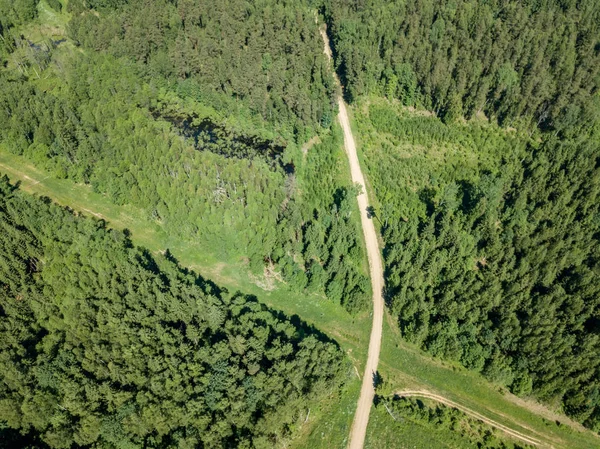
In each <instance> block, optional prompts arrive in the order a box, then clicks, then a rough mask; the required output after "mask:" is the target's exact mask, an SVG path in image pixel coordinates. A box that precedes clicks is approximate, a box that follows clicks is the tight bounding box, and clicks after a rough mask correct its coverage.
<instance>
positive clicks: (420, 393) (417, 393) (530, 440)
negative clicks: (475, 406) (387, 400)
mask: <svg viewBox="0 0 600 449" xmlns="http://www.w3.org/2000/svg"><path fill="white" fill-rule="evenodd" d="M395 394H396V396H402V397H420V398H426V399H433V400H434V401H437V402H440V403H442V404H445V405H447V406H449V407H453V408H456V409H458V410H460V411H462V412H463V413H465V414H466V415H469V416H471V417H472V418H475V419H478V420H479V421H483V422H484V423H486V424H488V425H490V426H492V427H495V428H496V429H498V430H501V431H502V432H504V433H506V434H507V435H510V436H512V437H514V438H517V439H519V440H521V441H524V442H525V443H527V444H531V445H533V446H540V447H552V446H549V445H548V444H543V443H542V442H541V441H540V440H538V439H537V438H534V437H532V436H528V435H525V434H523V433H521V432H519V431H517V430H514V429H511V428H509V427H506V426H505V425H503V424H500V423H499V422H496V421H494V420H492V419H489V418H486V417H485V416H483V415H481V414H480V413H477V412H476V411H474V410H471V409H470V408H467V407H465V406H462V405H460V404H457V403H456V402H454V401H451V400H450V399H446V398H445V397H443V396H440V395H437V394H435V393H431V392H429V391H425V390H406V391H398V392H396V393H395Z"/></svg>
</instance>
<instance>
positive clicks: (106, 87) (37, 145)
mask: <svg viewBox="0 0 600 449" xmlns="http://www.w3.org/2000/svg"><path fill="white" fill-rule="evenodd" d="M139 3H140V2H132V3H131V4H127V5H125V4H124V5H123V6H122V8H125V9H116V10H114V12H113V9H112V8H109V6H110V5H108V4H107V5H104V6H105V8H104V7H103V8H102V9H101V11H102V13H101V14H100V18H101V19H99V18H98V17H97V16H96V15H95V14H93V13H92V12H90V10H89V9H85V8H84V5H83V3H78V2H77V1H73V2H69V8H71V9H72V10H73V11H72V14H73V17H74V19H73V20H72V21H71V22H70V24H69V26H70V30H71V33H72V34H73V36H74V37H73V39H75V42H80V43H81V45H82V46H84V47H86V51H85V52H84V53H83V54H82V53H79V52H77V51H71V50H70V49H69V47H65V45H66V44H58V45H56V44H53V43H50V44H49V45H47V46H38V47H35V48H34V47H32V46H31V45H30V44H29V43H28V41H24V40H22V39H20V38H19V37H15V34H14V33H12V32H11V28H9V27H8V26H7V27H6V28H5V30H7V31H6V32H5V34H6V35H7V39H10V38H13V39H14V45H13V46H12V47H10V48H11V49H12V53H11V54H10V55H9V57H8V62H7V70H4V71H0V85H1V86H2V89H1V90H0V105H2V107H1V110H0V141H2V144H3V145H4V147H5V148H7V149H8V150H9V151H11V152H13V153H15V154H20V155H23V156H25V157H27V158H28V159H29V160H31V161H33V162H34V163H35V164H36V165H38V166H40V167H43V168H44V169H46V170H48V171H49V172H51V173H52V174H53V175H54V176H57V177H59V178H69V179H72V180H73V181H75V182H83V183H87V184H90V185H91V186H92V187H93V188H94V190H95V191H97V192H100V193H103V194H106V195H107V196H108V197H109V198H110V199H111V200H112V201H113V202H114V203H115V204H125V203H129V204H134V205H136V206H139V207H142V208H144V209H145V210H146V211H147V212H148V216H149V217H150V218H151V219H153V220H156V221H157V222H159V223H161V224H162V225H163V226H164V227H165V229H166V230H167V231H168V232H169V233H170V234H172V235H175V236H178V237H180V238H183V239H193V240H195V241H200V242H202V243H203V244H204V245H205V246H206V247H207V249H211V250H212V251H213V252H214V253H216V254H217V256H218V257H220V258H223V259H225V260H231V259H232V258H234V257H237V256H240V255H241V256H244V257H247V258H248V259H249V260H250V268H251V269H252V270H253V271H254V272H256V273H258V274H261V273H262V270H263V267H264V266H265V265H270V264H273V263H275V265H276V267H277V269H278V270H279V271H281V273H282V275H283V277H284V279H285V280H286V281H288V282H290V283H292V284H294V285H296V286H297V287H298V288H299V289H301V290H302V289H303V288H305V287H306V288H309V289H311V290H313V291H315V292H322V293H323V294H326V295H327V296H328V297H330V298H333V299H334V300H335V301H336V302H340V303H342V304H343V305H344V306H345V307H346V308H347V309H348V310H349V311H352V312H356V311H358V310H361V309H363V308H364V307H366V305H367V304H368V297H369V296H368V291H369V283H368V279H367V278H366V276H365V274H364V267H363V263H364V262H363V261H364V252H363V249H362V247H361V245H360V241H359V240H358V238H357V236H358V235H360V234H358V233H357V218H358V215H357V213H356V212H354V205H353V203H352V195H353V194H354V193H355V191H354V189H353V187H352V186H351V184H350V183H349V180H346V179H343V177H342V176H340V173H339V170H338V168H339V161H340V158H341V157H343V153H342V152H341V151H342V150H341V137H340V135H339V133H338V130H337V129H336V128H333V129H329V130H327V131H324V132H325V135H324V136H323V139H322V143H321V144H319V145H317V147H315V148H313V149H312V150H311V151H310V152H308V154H305V153H306V151H305V152H303V151H302V150H301V149H300V148H299V146H300V145H299V143H300V142H301V140H302V135H304V134H303V131H302V130H303V129H304V130H305V129H312V130H313V131H314V130H315V129H317V128H320V127H321V122H323V116H322V113H323V114H329V115H331V109H327V108H330V106H328V105H329V104H330V99H329V94H330V93H331V92H329V90H328V88H326V87H325V85H322V84H320V82H319V81H318V80H325V78H327V79H330V78H331V73H329V74H328V75H327V77H326V76H325V75H323V76H321V75H318V77H319V78H318V80H315V79H313V78H314V77H315V76H317V73H321V72H322V71H323V70H324V65H323V58H324V57H323V55H322V43H321V41H320V37H319V35H318V32H317V30H316V28H315V25H314V18H311V21H310V22H309V23H305V22H306V20H307V19H306V18H305V19H302V17H304V16H303V15H302V14H301V12H302V11H298V14H299V15H298V16H297V17H296V16H294V18H295V21H294V22H293V23H292V22H290V24H289V27H290V31H289V32H290V33H293V36H294V37H293V38H294V39H299V40H300V41H301V42H305V43H304V44H302V45H309V46H312V47H309V48H307V49H305V50H302V47H301V46H300V47H298V48H299V53H298V54H296V55H295V56H293V55H289V54H288V52H287V51H286V50H285V48H287V47H285V45H287V44H288V43H289V42H291V41H290V40H288V41H285V40H273V41H272V42H271V40H269V42H271V44H270V45H274V46H278V45H284V44H285V45H284V48H279V47H277V48H274V49H272V54H273V58H274V59H273V64H275V68H274V69H273V70H274V72H273V73H274V74H271V72H270V71H268V70H266V69H265V72H264V73H263V75H261V76H258V75H256V76H257V77H258V78H261V77H263V78H264V79H265V83H267V81H266V80H270V82H272V83H275V85H277V86H280V88H281V89H286V90H290V91H291V90H293V89H294V87H293V84H294V83H300V84H301V85H302V86H303V87H304V88H306V89H309V90H314V89H320V91H319V92H321V93H320V94H318V95H317V93H314V92H312V91H311V92H312V93H311V92H303V93H302V94H300V93H298V95H302V98H304V99H305V100H306V101H307V102H308V103H307V104H311V103H310V101H309V99H310V98H312V97H311V96H314V95H317V97H315V98H317V99H318V100H317V99H315V100H314V101H315V104H319V105H321V106H322V107H323V108H326V109H327V111H325V112H323V111H321V112H318V113H317V112H315V114H316V115H314V116H313V115H310V114H309V115H306V116H305V115H303V114H304V113H303V112H301V111H300V110H296V109H294V108H292V107H291V106H290V105H298V104H300V103H295V102H293V101H292V100H289V101H288V100H285V98H286V97H285V95H283V94H282V93H281V92H278V91H276V90H272V89H271V87H270V85H266V86H265V87H264V88H265V89H267V90H268V91H270V92H272V97H273V99H276V101H280V100H282V99H284V100H285V101H284V103H283V104H282V105H279V106H276V105H273V104H271V103H269V102H267V103H265V104H267V105H268V108H267V109H268V110H269V111H271V110H272V109H273V108H275V109H273V111H274V112H273V116H274V117H276V118H277V120H274V121H268V120H267V121H265V120H263V117H262V116H261V114H262V112H260V111H257V110H255V109H256V107H257V105H256V104H254V103H253V102H252V100H251V99H247V98H245V97H244V95H242V93H240V92H238V90H236V89H241V87H239V86H238V85H237V84H236V82H239V83H242V81H243V82H250V79H249V78H247V77H249V76H252V77H254V75H253V74H252V73H249V72H244V73H243V74H242V73H240V72H239V70H241V69H239V68H238V69H237V70H238V71H237V72H236V73H235V74H236V76H237V78H235V79H236V80H238V81H235V80H234V81H235V82H234V81H232V83H233V84H232V85H235V86H238V87H236V88H235V89H234V90H233V91H231V92H230V90H231V89H233V88H232V87H231V86H230V87H229V88H226V89H225V90H223V89H221V87H219V86H216V85H212V84H210V83H208V82H207V81H206V79H205V78H203V75H202V74H199V73H196V74H189V76H188V75H186V76H179V75H176V74H175V73H171V72H169V73H162V72H161V73H155V67H154V62H153V61H154V59H153V55H154V54H155V53H154V52H157V53H160V52H163V51H164V52H168V51H171V50H172V51H175V50H174V49H169V48H168V47H169V46H170V45H174V42H179V38H176V37H175V35H170V34H168V35H165V36H163V37H162V40H161V41H160V45H158V44H157V45H158V46H157V47H156V48H154V47H153V49H152V50H151V51H150V50H148V51H149V53H148V54H147V55H146V56H144V57H142V56H141V55H140V54H137V53H135V52H136V51H141V50H140V49H139V48H138V44H137V43H136V42H137V41H136V39H134V38H125V36H123V39H121V40H116V37H115V36H118V34H117V35H115V33H114V32H113V33H112V34H110V36H112V37H113V39H112V40H110V41H107V42H105V43H104V44H102V41H101V39H100V38H98V35H102V32H101V31H99V30H98V29H96V28H98V27H100V28H101V27H114V26H119V27H124V29H127V30H130V29H129V27H128V26H127V27H126V26H125V24H123V23H121V22H119V21H122V20H125V18H127V17H129V16H128V15H135V16H136V17H139V15H138V14H136V13H135V11H138V10H139V8H140V7H141V6H140V4H139ZM145 3H148V4H152V5H160V8H158V6H156V7H157V8H158V9H159V10H160V11H162V12H161V13H160V14H166V15H167V16H168V17H169V18H170V19H169V20H171V21H173V23H172V27H174V28H177V30H179V31H178V32H179V33H183V34H185V33H186V32H187V33H191V31H190V30H191V29H192V25H188V26H187V28H186V26H185V20H184V17H187V15H186V14H187V13H186V14H184V12H185V11H187V9H186V8H188V7H190V5H191V3H189V2H181V5H178V6H177V5H173V4H171V3H168V2H167V3H165V4H163V3H164V2H160V1H159V2H150V3H149V2H145ZM199 4H200V3H199V2H194V5H199ZM186 5H187V6H186ZM98 6H99V7H100V5H98ZM176 6H177V7H176ZM152 7H154V6H152ZM82 8H83V10H82ZM127 8H129V9H127ZM231 8H241V6H239V5H238V6H234V5H232V6H231ZM208 10H210V14H216V17H215V18H214V20H212V19H211V21H206V23H205V24H204V25H203V26H199V25H197V24H196V25H194V27H196V28H198V29H196V28H193V29H194V30H196V32H197V33H201V34H202V33H209V34H210V33H217V32H219V33H220V32H226V33H232V35H234V37H235V39H236V42H237V40H239V39H242V38H244V37H243V36H244V35H245V33H247V32H249V31H248V30H245V29H244V28H240V27H239V26H238V25H239V24H238V22H233V23H229V21H230V20H233V19H232V18H233V17H234V16H232V15H231V10H230V8H225V9H224V10H222V11H220V12H219V11H218V8H217V9H215V8H208ZM292 10H293V8H291V7H289V8H288V7H286V8H282V7H281V6H276V5H273V7H272V8H271V6H269V5H263V6H262V7H261V9H260V10H259V11H258V12H255V13H256V14H259V15H261V17H262V14H265V15H270V14H275V13H276V12H277V11H279V12H278V13H277V14H284V15H285V14H290V11H292ZM274 11H275V12H274ZM305 12H306V11H305ZM305 12H304V13H305ZM250 13H251V11H248V14H250ZM304 13H303V14H304ZM157 14H159V13H157ZM190 14H191V13H190ZM196 14H199V12H197V13H196ZM144 17H146V16H144ZM148 17H152V18H153V20H158V19H159V16H157V15H148ZM269 17H270V16H269ZM79 20H80V21H82V22H81V23H79V22H78V21H79ZM164 20H167V19H166V18H165V19H164ZM197 20H199V19H197ZM207 20H208V19H207ZM240 20H241V19H240ZM256 20H259V19H256ZM261 20H263V21H264V26H265V27H267V29H271V28H273V27H276V28H279V27H282V26H283V27H284V28H285V26H284V25H285V24H286V23H287V22H286V21H285V20H284V19H283V18H281V17H280V18H278V19H277V20H274V19H273V20H272V19H269V20H268V21H267V19H265V18H263V19H261ZM290 20H291V19H290ZM88 21H91V22H89V23H88ZM224 22H227V23H224ZM135 23H136V25H135V26H136V27H139V29H138V28H136V31H135V33H138V34H139V36H138V38H137V39H141V40H143V41H144V42H146V41H147V40H148V37H147V36H146V34H147V33H149V32H155V31H156V30H157V27H159V26H158V25H157V24H156V23H155V22H149V23H145V22H144V23H137V22H135ZM169 23H171V22H169ZM244 23H245V22H244ZM94 27H96V28H94ZM304 27H309V31H310V30H312V34H310V39H309V36H308V35H306V34H307V33H309V31H307V30H305V29H304ZM159 28H161V27H159ZM111 29H112V28H111ZM161 29H162V28H161ZM186 30H187V31H186ZM84 32H85V33H89V35H90V36H92V35H93V36H94V39H93V44H94V45H92V41H89V42H88V41H86V38H85V36H84ZM173 32H174V33H175V31H173ZM271 32H273V31H272V30H271ZM265 33H267V31H265ZM183 34H182V36H183ZM136 35H137V34H136ZM268 35H269V34H268V33H267V34H266V36H268ZM219 36H220V35H219ZM181 39H184V37H181ZM198 39H199V38H198ZM214 39H217V37H214ZM218 39H219V42H221V43H223V42H228V41H229V40H228V39H226V40H225V41H221V40H220V39H221V38H220V37H219V38H218ZM231 39H233V37H231ZM244 39H245V38H244ZM290 39H292V38H290ZM205 40H206V39H202V42H205ZM252 42H255V41H254V40H252ZM100 44H102V45H100ZM317 44H318V45H319V46H318V47H315V46H316V45H317ZM88 45H89V46H90V47H89V48H87V46H88ZM232 45H233V44H232ZM261 45H263V44H261ZM264 45H266V43H264ZM299 45H300V44H299ZM105 47H106V48H105ZM261 48H262V47H261ZM311 48H312V50H311ZM316 48H318V51H317V50H316ZM136 49H137V50H136ZM250 50H251V49H248V51H249V52H250ZM267 50H268V48H262V49H261V50H260V51H259V50H252V51H254V52H256V51H259V53H260V52H263V53H264V52H265V51H267ZM300 50H302V51H300ZM32 52H33V56H31V55H30V53H32ZM222 53H228V51H225V50H221V51H219V52H217V53H215V54H213V53H211V58H212V59H210V58H208V56H207V58H206V59H204V60H205V61H207V62H208V61H209V60H210V61H212V62H213V63H214V64H217V63H218V64H220V62H219V61H220V60H221V55H222ZM263 53H260V54H263ZM253 54H254V53H253ZM311 54H312V56H310V55H311ZM307 55H308V56H307ZM163 56H164V55H163ZM230 56H231V55H230ZM255 56H256V55H255V54H254V56H252V59H253V60H255V59H256V57H255ZM309 56H310V58H309ZM156 57H157V58H159V59H160V58H162V57H159V56H156ZM301 57H302V58H309V60H306V61H304V62H302V64H304V65H303V67H305V68H306V66H307V61H308V62H310V64H308V65H309V66H310V70H309V72H311V73H312V74H308V75H306V76H307V77H308V79H304V78H303V79H302V80H299V79H298V77H299V76H300V75H301V74H302V73H303V72H302V71H300V70H296V69H295V64H301V63H300V62H298V61H297V60H296V59H294V58H301ZM165 58H167V56H165ZM169 58H171V57H168V58H167V59H166V60H165V61H163V62H164V63H165V64H167V65H169V66H170V67H172V68H173V70H175V68H174V67H175V66H176V64H175V63H173V64H171V63H170V62H168V61H171V60H172V58H171V59H169ZM286 58H291V60H290V61H287V62H286ZM259 59H260V58H259ZM161 60H162V59H161ZM280 60H281V61H280ZM294 61H296V62H294ZM280 66H283V67H287V69H286V70H288V71H282V70H280V68H279V67H280ZM227 67H228V68H231V67H232V66H231V64H227ZM261 70H262V69H261ZM307 70H308V69H307ZM211 73H212V72H211ZM261 73H262V72H261ZM275 74H276V75H277V76H284V78H285V80H284V79H281V80H277V79H276V76H275ZM213 75H214V74H213ZM242 75H243V76H242ZM292 75H293V76H292ZM206 76H208V75H206ZM232 76H233V75H232ZM311 77H313V78H311ZM219 79H220V80H222V79H223V77H222V76H219ZM252 79H254V78H252ZM261 79H262V78H261ZM286 83H287V84H286ZM327 83H328V81H327V82H325V84H327ZM226 85H227V86H229V83H226ZM200 86H202V87H200ZM319 86H320V87H319ZM202 89H206V92H207V93H206V94H205V93H204V91H202ZM228 89H229V90H228ZM252 91H253V92H258V91H259V88H258V86H255V87H253V88H252ZM328 92H329V93H328ZM264 95H265V97H264V98H263V99H266V98H267V97H268V94H267V92H266V91H265V92H264ZM319 95H321V96H320V97H319ZM234 99H235V100H234ZM265 101H266V100H265ZM273 101H275V100H273ZM303 101H304V100H303ZM261 104H262V103H261ZM286 105H287V106H286ZM288 106H289V108H288ZM278 107H281V108H283V109H277V108H278ZM307 107H308V106H307ZM315 107H316V106H315ZM286 108H287V109H286ZM309 109H310V108H309ZM232 111H233V112H232ZM313 112H314V111H313ZM270 115H271V113H270V112H269V113H268V114H267V113H266V112H265V117H266V118H267V119H268V117H269V116H270ZM246 117H250V119H249V120H245V118H246ZM286 117H288V118H286ZM289 117H293V119H289ZM282 120H283V121H282ZM326 121H328V122H330V121H331V120H330V119H327V120H326ZM296 139H298V143H297V142H296Z"/></svg>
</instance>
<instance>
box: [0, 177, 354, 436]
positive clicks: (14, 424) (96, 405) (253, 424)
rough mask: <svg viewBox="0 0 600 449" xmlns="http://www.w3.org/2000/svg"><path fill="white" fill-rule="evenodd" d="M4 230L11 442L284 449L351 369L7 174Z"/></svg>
mask: <svg viewBox="0 0 600 449" xmlns="http://www.w3.org/2000/svg"><path fill="white" fill-rule="evenodd" d="M0 226H1V230H2V232H1V233H0V235H1V237H0V248H1V251H0V267H1V270H2V271H1V273H2V277H1V278H0V318H1V319H0V345H1V350H0V359H1V363H0V366H1V369H0V380H1V381H0V397H1V399H0V419H1V420H2V421H3V422H4V423H6V425H7V426H8V428H9V429H7V428H5V427H0V436H1V437H2V439H3V440H4V439H6V440H7V441H9V440H10V439H11V438H14V437H15V436H14V435H15V434H16V435H18V433H16V432H17V431H18V432H20V433H21V434H23V435H29V436H30V438H31V440H32V442H33V443H35V444H38V443H40V444H42V445H43V446H42V447H44V445H47V446H49V447H53V448H69V447H73V445H76V446H78V447H142V446H143V447H190V448H192V447H198V445H202V447H233V446H235V447H257V448H258V447H264V448H267V447H273V445H274V444H276V443H277V442H281V441H284V440H285V439H287V438H289V437H290V435H291V433H292V431H293V428H294V425H295V423H296V421H298V420H300V419H304V418H305V416H306V410H307V409H308V408H309V404H310V402H311V401H313V400H315V399H316V398H319V397H320V396H321V395H327V394H330V393H331V392H334V391H335V390H336V389H337V388H339V386H340V385H341V383H342V382H344V379H345V378H347V376H348V375H349V373H350V366H349V363H348V361H347V360H346V358H345V357H344V355H343V353H342V352H341V350H340V349H339V348H338V346H337V344H336V343H334V342H333V341H331V340H329V339H328V338H327V337H326V336H324V335H323V334H321V333H319V332H318V331H316V330H315V329H314V328H312V327H309V326H307V325H305V324H303V323H302V322H301V321H299V320H296V321H293V322H292V321H290V320H289V319H288V318H286V317H284V316H282V315H281V314H280V313H277V312H275V311H272V310H269V309H268V308H266V306H264V305H261V304H260V303H259V302H258V301H257V299H256V298H254V297H249V296H245V295H243V294H241V293H234V292H228V291H225V290H223V289H221V288H219V287H218V286H217V285H214V284H213V283H211V282H210V281H207V280H205V279H202V278H200V277H198V276H197V275H195V274H194V273H192V272H189V271H187V270H185V269H182V268H181V267H179V266H178V265H177V263H176V261H174V260H173V259H172V257H171V256H170V255H169V254H168V253H167V254H165V255H163V256H153V255H151V254H149V253H148V251H146V250H144V249H143V248H136V247H134V246H133V245H132V243H131V241H130V240H129V237H128V235H127V234H126V233H123V232H120V231H115V230H112V229H109V228H107V227H106V223H104V222H103V221H98V220H95V219H89V218H82V217H79V216H77V215H75V214H74V213H73V212H71V211H69V210H65V209H63V208H61V207H59V206H56V205H54V204H51V203H50V202H49V201H48V200H47V199H44V198H35V197H33V196H30V195H28V194H24V193H22V192H20V191H19V189H18V188H17V187H16V186H14V185H11V184H9V183H8V181H7V179H6V178H5V177H4V178H2V179H0ZM10 429H14V430H10Z"/></svg>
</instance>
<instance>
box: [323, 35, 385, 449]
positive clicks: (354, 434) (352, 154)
mask: <svg viewBox="0 0 600 449" xmlns="http://www.w3.org/2000/svg"><path fill="white" fill-rule="evenodd" d="M321 36H322V37H323V42H324V44H325V54H326V55H327V57H328V58H329V60H330V61H331V47H330V45H329V39H328V37H327V33H326V32H325V29H323V28H321ZM334 76H335V79H336V81H337V83H338V85H340V86H341V83H340V80H339V79H338V77H337V75H336V74H335V72H334ZM338 107H339V114H338V120H339V121H340V125H341V126H342V130H343V131H344V147H345V149H346V154H347V155H348V161H349V162H350V171H351V174H352V181H353V182H354V183H357V184H359V185H360V186H361V187H362V193H361V194H360V195H358V197H357V200H358V208H359V209H360V221H361V223H362V228H363V233H364V235H365V242H366V245H367V256H368V258H369V268H370V271H371V286H372V288H373V327H372V328H371V339H370V340H369V355H368V357H367V365H366V366H365V374H364V376H363V382H362V387H361V389H360V397H359V399H358V406H357V407H356V412H355V414H354V421H353V423H352V428H351V430H350V440H349V443H348V448H349V449H362V447H363V445H364V442H365V435H366V433H367V425H368V424H369V413H370V412H371V405H372V404H373V399H374V397H375V388H374V387H373V380H374V375H375V373H376V372H377V364H378V363H379V351H380V349H381V333H382V327H383V296H382V290H383V265H382V263H381V253H380V252H379V243H378V241H377V233H376V232H375V226H374V224H373V220H371V219H370V218H369V216H368V215H367V206H368V205H369V198H368V196H367V189H366V187H365V179H364V177H363V174H362V171H361V170H360V164H359V162H358V156H357V154H356V143H355V142H354V137H353V136H352V129H351V128H350V120H348V111H347V110H346V104H345V103H344V99H343V98H342V96H341V95H339V96H338Z"/></svg>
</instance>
